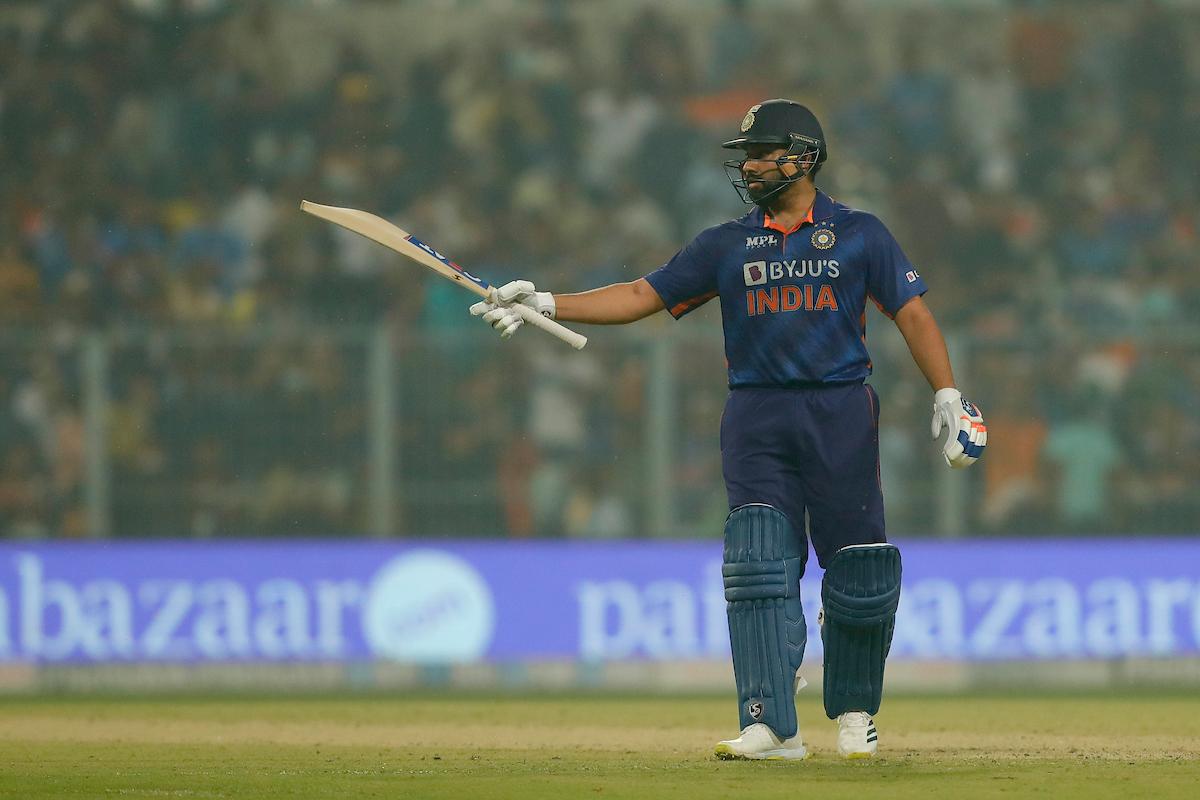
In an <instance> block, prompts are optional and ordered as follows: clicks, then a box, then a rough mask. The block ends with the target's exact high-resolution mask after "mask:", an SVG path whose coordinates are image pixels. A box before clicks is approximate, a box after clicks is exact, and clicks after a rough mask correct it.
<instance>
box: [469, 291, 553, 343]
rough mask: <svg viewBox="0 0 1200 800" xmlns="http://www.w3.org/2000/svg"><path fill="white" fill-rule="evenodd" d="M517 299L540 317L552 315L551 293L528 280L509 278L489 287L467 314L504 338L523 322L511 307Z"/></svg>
mask: <svg viewBox="0 0 1200 800" xmlns="http://www.w3.org/2000/svg"><path fill="white" fill-rule="evenodd" d="M517 303H520V304H521V305H524V306H528V307H529V308H532V309H533V310H534V311H536V312H537V313H539V314H541V315H542V316H543V317H549V318H550V319H554V313H555V308H554V295H552V294H551V293H550V292H539V291H537V289H536V288H535V287H534V285H533V283H532V282H530V281H509V282H508V283H506V284H504V285H503V286H501V287H500V288H499V289H492V291H491V294H490V295H489V296H488V299H487V300H481V301H479V302H478V303H476V304H475V305H473V306H471V308H470V311H471V316H475V317H483V321H484V322H486V323H488V324H489V325H491V326H492V327H493V328H495V329H496V330H497V331H499V332H500V337H501V338H503V339H507V338H509V337H510V336H512V335H513V334H514V333H516V332H517V329H518V328H520V327H521V325H523V324H524V322H525V321H524V320H523V319H521V316H520V315H519V314H517V312H516V311H514V310H513V309H512V306H513V305H515V304H517Z"/></svg>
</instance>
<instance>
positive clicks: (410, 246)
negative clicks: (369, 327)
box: [300, 200, 587, 350]
mask: <svg viewBox="0 0 1200 800" xmlns="http://www.w3.org/2000/svg"><path fill="white" fill-rule="evenodd" d="M300 210H301V211H304V212H305V213H308V214H312V215H313V216H314V217H320V218H321V219H323V220H325V221H327V222H332V223H334V224H335V225H340V226H342V227H343V228H346V229H347V230H350V231H354V232H355V233H357V234H359V235H360V236H365V237H367V238H368V239H370V240H371V241H373V242H377V243H379V244H381V245H383V246H384V247H387V248H389V249H391V250H394V251H396V252H397V253H399V254H400V255H402V256H406V257H407V258H410V259H412V260H413V261H416V262H417V263H418V264H421V265H422V266H425V267H428V268H429V269H431V270H433V271H434V272H436V273H438V274H439V275H441V276H442V277H443V278H449V279H450V280H452V281H454V282H455V283H458V284H459V285H461V286H463V287H465V288H466V289H468V290H470V291H471V292H474V293H475V294H477V295H479V296H480V297H487V296H488V295H489V292H490V290H491V288H492V287H491V285H490V284H488V282H487V281H485V280H483V279H482V278H479V277H477V276H475V275H472V274H471V273H469V272H467V271H466V270H465V269H463V268H462V267H460V266H459V265H458V264H455V263H454V262H453V261H451V260H450V259H449V258H447V257H446V256H444V255H442V254H441V253H439V252H438V251H437V250H436V249H434V248H433V247H431V246H430V245H428V244H426V243H425V242H422V241H421V240H420V239H418V238H417V237H415V236H413V235H412V234H411V233H409V232H408V231H406V230H404V229H402V228H400V227H399V226H397V225H394V224H392V223H391V222H388V221H387V220H386V219H384V218H383V217H380V216H376V215H375V214H372V213H371V212H369V211H360V210H358V209H356V208H342V207H340V206H325V205H321V204H320V203H313V202H311V201H308V200H302V201H301V202H300ZM513 308H514V309H515V310H516V311H517V313H518V314H520V316H521V318H522V319H524V320H525V321H526V322H528V323H529V324H531V325H533V326H534V327H537V328H541V329H542V330H544V331H546V332H547V333H549V334H550V335H551V336H555V337H557V338H559V339H561V340H563V341H564V342H566V343H567V344H569V345H571V346H572V347H574V348H575V349H576V350H582V349H583V346H584V345H585V344H587V337H586V336H583V335H581V334H578V333H576V332H575V331H573V330H571V329H570V328H567V327H564V326H563V325H560V324H559V323H557V322H555V321H554V320H552V319H549V318H547V317H543V316H542V315H541V314H538V313H537V312H536V311H534V310H533V309H531V308H529V307H528V306H524V305H520V304H517V305H515V306H513Z"/></svg>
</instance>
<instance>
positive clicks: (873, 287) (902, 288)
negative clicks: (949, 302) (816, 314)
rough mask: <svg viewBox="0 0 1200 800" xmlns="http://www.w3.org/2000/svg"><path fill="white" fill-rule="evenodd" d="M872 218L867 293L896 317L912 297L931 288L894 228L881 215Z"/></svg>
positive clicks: (869, 236)
mask: <svg viewBox="0 0 1200 800" xmlns="http://www.w3.org/2000/svg"><path fill="white" fill-rule="evenodd" d="M869 220H870V222H869V223H868V228H867V231H866V234H867V237H868V244H867V253H868V268H867V294H868V295H869V296H870V297H871V299H872V300H874V301H875V304H876V305H878V306H879V309H880V310H881V311H882V312H883V313H884V314H887V315H888V316H889V317H894V316H896V312H897V311H899V310H900V309H901V308H903V307H904V304H905V303H907V302H908V301H909V300H912V299H913V298H914V297H920V296H921V295H923V294H925V292H926V291H928V287H926V286H925V281H924V279H923V278H921V273H919V272H917V268H916V267H914V266H913V265H912V262H911V261H909V260H908V256H906V255H904V251H903V250H901V249H900V243H899V242H897V241H896V238H895V237H894V236H892V233H891V231H889V230H888V229H887V228H886V227H885V226H884V224H883V223H882V222H880V221H879V219H878V218H876V217H873V216H872V217H869Z"/></svg>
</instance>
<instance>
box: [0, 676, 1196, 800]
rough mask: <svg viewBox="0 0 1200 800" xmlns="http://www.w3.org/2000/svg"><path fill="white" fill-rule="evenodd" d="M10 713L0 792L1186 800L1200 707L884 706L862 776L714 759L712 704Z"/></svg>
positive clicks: (472, 699) (982, 700)
mask: <svg viewBox="0 0 1200 800" xmlns="http://www.w3.org/2000/svg"><path fill="white" fill-rule="evenodd" d="M441 691H442V690H439V691H438V692H436V693H434V694H433V695H432V696H431V695H429V694H426V695H422V696H419V697H416V696H404V697H386V696H369V697H363V696H349V697H332V698H331V697H322V698H313V697H308V698H305V697H297V698H270V699H256V698H250V697H243V698H235V699H230V698H226V699H203V698H120V697H113V698H90V699H88V698H76V699H44V698H43V699H11V698H10V699H6V700H4V701H3V703H0V797H12V798H22V799H24V798H50V797H53V798H114V797H188V798H205V797H230V798H232V797H237V798H262V799H263V800H269V799H270V798H283V797H289V798H327V797H328V798H335V797H336V798H371V797H379V798H385V797H386V798H442V797H446V798H451V797H453V798H463V797H465V798H472V800H476V799H478V800H484V798H507V797H512V798H521V799H522V800H538V799H539V798H562V797H609V798H622V797H630V798H634V797H636V798H686V800H699V799H700V798H709V797H734V798H748V797H756V798H758V797H788V798H795V797H801V796H803V795H802V794H800V793H809V792H812V793H813V794H810V795H808V796H810V797H834V796H848V797H853V796H858V795H849V794H847V795H837V794H835V793H836V792H838V791H853V790H856V789H857V790H862V791H863V792H864V794H863V795H862V796H866V797H874V796H879V797H887V798H906V797H921V798H925V799H926V800H928V798H933V797H980V796H1007V797H1027V796H1035V797H1053V798H1066V797H1087V798H1089V799H1092V798H1107V797H1113V798H1134V797H1146V796H1153V797H1185V796H1186V797H1192V796H1195V794H1196V786H1198V785H1200V698H1198V697H1197V696H1196V695H1195V693H1191V694H1185V695H1178V696H1171V695H1146V696H1136V695H1135V696H1105V695H1099V696H1097V695H1078V696H1066V695H1062V696H1054V695H1039V696H1034V697H1022V698H1018V697H1006V696H995V695H993V696H974V697H889V698H888V700H887V702H886V703H885V707H884V710H883V711H882V712H881V713H880V715H879V716H878V718H877V720H878V723H879V727H880V734H881V744H882V751H881V755H880V757H879V758H877V759H875V760H874V761H870V762H850V763H847V762H842V761H839V760H837V759H836V758H835V757H834V755H833V753H832V745H833V726H832V724H831V723H829V722H828V721H827V720H825V719H824V716H823V715H822V713H821V710H820V706H819V699H818V698H815V697H813V696H812V695H811V694H809V695H808V696H805V695H803V694H802V695H801V698H800V717H801V725H802V730H803V731H804V734H805V738H806V740H807V741H808V742H809V744H810V747H811V749H813V750H814V756H813V757H812V758H810V759H808V760H807V761H805V762H801V763H794V762H786V763H785V762H761V763H741V762H719V761H715V760H713V759H712V758H711V756H710V753H711V747H712V744H713V743H714V742H715V741H716V740H717V739H718V738H724V737H727V736H729V735H733V734H734V733H735V731H734V730H733V726H734V719H733V709H732V707H731V706H732V704H731V702H730V701H729V700H728V699H727V698H719V697H711V696H702V697H679V698H674V699H672V698H663V697H628V696H626V697H613V696H606V695H587V696H578V695H571V696H563V695H550V696H540V697H513V696H494V697H493V696H484V695H469V696H465V697H458V698H455V697H454V696H453V695H451V694H447V696H440V693H441Z"/></svg>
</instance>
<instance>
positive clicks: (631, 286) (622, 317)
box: [554, 278, 663, 325]
mask: <svg viewBox="0 0 1200 800" xmlns="http://www.w3.org/2000/svg"><path fill="white" fill-rule="evenodd" d="M554 306H555V315H554V318H555V319H557V320H558V321H559V322H584V323H591V324H593V325H620V324H623V323H626V322H636V321H637V320H639V319H642V318H643V317H648V316H650V315H651V314H653V313H655V312H656V311H661V310H662V309H663V302H662V298H660V297H659V296H658V292H656V291H654V289H653V288H651V286H650V284H649V283H647V282H646V279H645V278H639V279H637V280H636V281H630V282H629V283H614V284H612V285H610V286H604V287H601V288H599V289H592V290H591V291H588V292H577V293H575V294H555V295H554Z"/></svg>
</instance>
